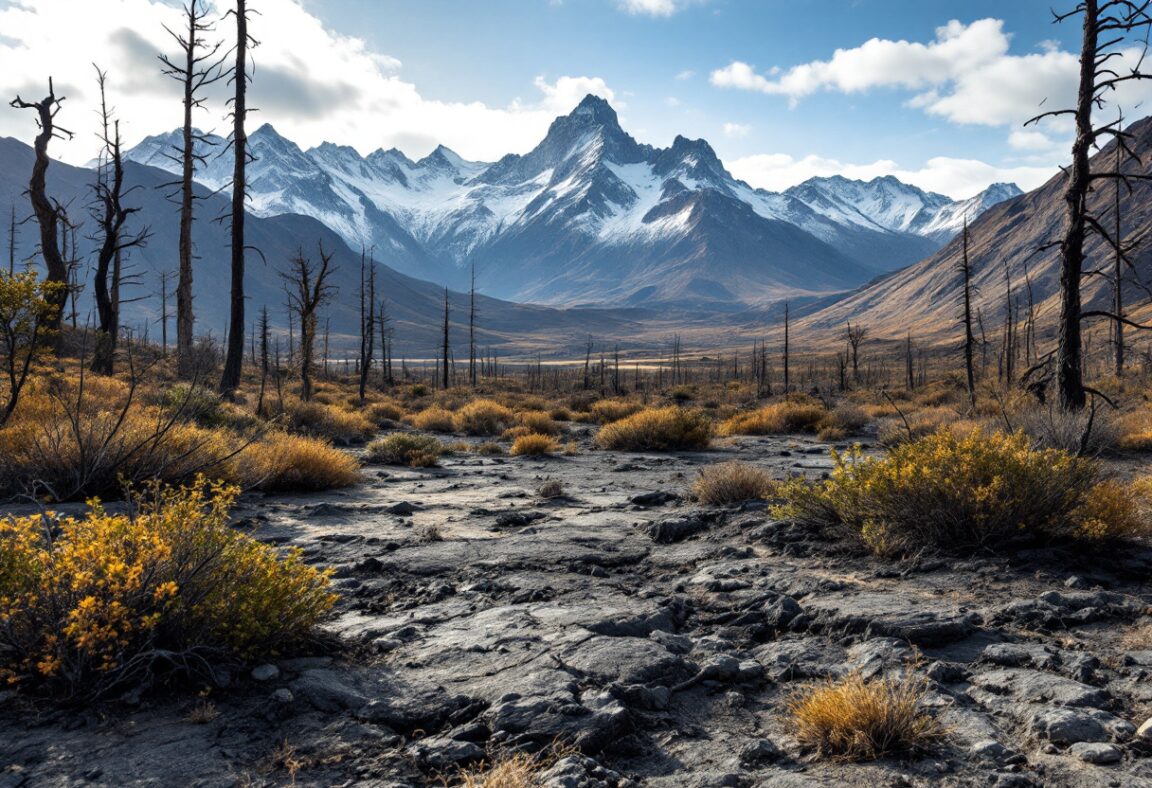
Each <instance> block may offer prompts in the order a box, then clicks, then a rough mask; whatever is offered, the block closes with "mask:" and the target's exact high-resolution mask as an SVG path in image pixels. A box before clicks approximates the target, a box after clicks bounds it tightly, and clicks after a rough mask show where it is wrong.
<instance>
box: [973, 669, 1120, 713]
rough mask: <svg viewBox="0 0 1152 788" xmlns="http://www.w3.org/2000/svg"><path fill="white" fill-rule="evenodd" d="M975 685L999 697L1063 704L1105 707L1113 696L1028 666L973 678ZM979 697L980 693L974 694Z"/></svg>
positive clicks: (1096, 688)
mask: <svg viewBox="0 0 1152 788" xmlns="http://www.w3.org/2000/svg"><path fill="white" fill-rule="evenodd" d="M972 684H973V685H974V686H975V687H976V688H978V689H980V690H984V691H985V692H988V693H991V694H992V695H998V696H1011V697H1013V698H1015V699H1016V700H1020V701H1025V702H1028V703H1055V704H1058V705H1060V706H1088V707H1092V708H1103V707H1104V706H1107V705H1108V703H1109V702H1110V700H1111V698H1110V697H1109V696H1108V693H1107V692H1105V691H1104V690H1102V689H1099V688H1098V687H1093V686H1090V685H1088V684H1082V683H1080V682H1079V681H1073V680H1072V679H1066V678H1063V677H1062V676H1053V675H1052V674H1050V673H1041V672H1040V671H1036V670H1027V669H1018V670H1017V669H1004V670H993V671H989V672H987V673H978V674H976V675H974V676H973V677H972ZM971 694H973V695H974V696H975V697H977V700H979V699H980V698H979V696H978V693H975V692H973V693H971Z"/></svg>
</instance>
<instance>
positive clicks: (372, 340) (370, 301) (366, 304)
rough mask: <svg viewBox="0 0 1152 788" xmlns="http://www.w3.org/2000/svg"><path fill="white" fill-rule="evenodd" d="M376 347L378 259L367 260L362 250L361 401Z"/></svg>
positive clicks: (365, 389)
mask: <svg viewBox="0 0 1152 788" xmlns="http://www.w3.org/2000/svg"><path fill="white" fill-rule="evenodd" d="M375 347H376V261H375V260H373V261H372V262H371V264H369V263H368V262H367V259H366V256H365V253H364V250H361V251H360V388H359V394H360V401H361V402H363V401H364V397H365V396H366V394H367V390H368V375H369V373H370V372H371V370H372V351H373V350H374V349H375Z"/></svg>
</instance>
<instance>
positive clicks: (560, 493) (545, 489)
mask: <svg viewBox="0 0 1152 788" xmlns="http://www.w3.org/2000/svg"><path fill="white" fill-rule="evenodd" d="M536 494H537V495H539V496H540V497H541V498H543V499H545V500H549V499H551V498H563V497H565V492H564V482H562V481H560V480H559V479H552V480H551V481H547V482H544V483H543V484H541V485H540V489H539V490H537V491H536Z"/></svg>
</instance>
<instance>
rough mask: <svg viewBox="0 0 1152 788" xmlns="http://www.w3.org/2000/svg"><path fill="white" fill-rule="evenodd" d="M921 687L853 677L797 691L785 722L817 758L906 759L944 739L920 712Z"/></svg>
mask: <svg viewBox="0 0 1152 788" xmlns="http://www.w3.org/2000/svg"><path fill="white" fill-rule="evenodd" d="M925 693H926V689H925V683H924V681H923V680H922V679H919V678H917V677H915V676H914V675H912V674H911V673H909V674H908V675H906V676H905V677H903V678H894V677H882V678H876V679H873V680H871V681H868V680H865V679H864V678H863V677H862V676H860V675H859V674H858V673H852V674H850V675H848V676H847V677H845V678H843V679H835V680H831V681H826V682H824V683H821V684H816V685H814V686H811V687H808V688H806V689H804V690H803V691H801V692H799V693H797V694H796V695H795V696H794V697H793V698H792V699H791V700H790V701H789V703H788V712H789V720H788V724H789V727H790V729H791V730H792V732H793V735H795V736H796V738H797V739H799V740H800V741H801V742H802V743H804V744H806V745H808V746H810V747H812V748H814V749H815V750H816V751H817V752H818V753H819V754H820V755H822V756H825V757H830V758H835V759H842V760H846V761H871V760H875V759H877V758H882V757H885V756H891V755H896V756H911V755H916V754H919V753H923V752H926V751H928V750H930V749H931V748H932V747H933V746H935V745H937V744H939V743H940V742H941V741H942V740H943V738H944V728H943V726H942V725H941V724H940V723H939V722H938V721H937V720H936V719H935V717H933V716H932V715H931V714H930V713H929V712H928V711H927V710H926V709H925V708H924V697H925Z"/></svg>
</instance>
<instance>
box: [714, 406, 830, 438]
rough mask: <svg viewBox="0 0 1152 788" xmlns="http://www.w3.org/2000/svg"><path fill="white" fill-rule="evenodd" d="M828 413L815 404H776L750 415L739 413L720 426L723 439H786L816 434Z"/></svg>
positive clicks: (752, 412) (822, 407)
mask: <svg viewBox="0 0 1152 788" xmlns="http://www.w3.org/2000/svg"><path fill="white" fill-rule="evenodd" d="M827 414H828V411H826V410H825V409H824V406H823V405H820V404H819V403H816V402H812V401H805V402H795V401H785V402H775V403H773V404H771V405H765V406H764V407H762V408H759V409H757V410H754V411H751V412H749V413H740V414H737V415H735V416H733V417H732V418H730V419H728V420H727V421H725V422H724V423H723V424H722V425H721V426H720V433H721V434H722V435H786V434H790V433H794V432H816V430H817V429H818V426H817V425H819V424H820V422H821V421H822V420H823V419H824V418H825V416H827Z"/></svg>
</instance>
